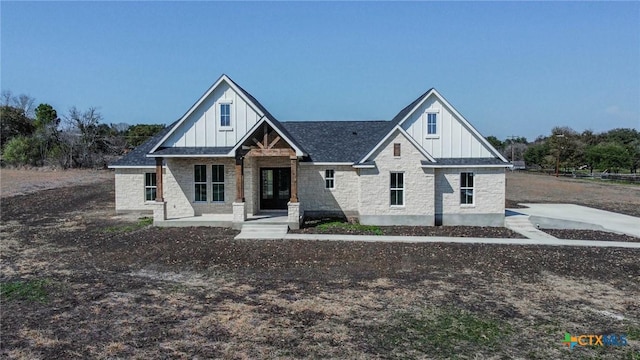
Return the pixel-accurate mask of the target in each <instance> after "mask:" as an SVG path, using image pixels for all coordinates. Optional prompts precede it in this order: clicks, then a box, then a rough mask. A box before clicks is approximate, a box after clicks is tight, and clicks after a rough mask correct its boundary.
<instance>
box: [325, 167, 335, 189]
mask: <svg viewBox="0 0 640 360" xmlns="http://www.w3.org/2000/svg"><path fill="white" fill-rule="evenodd" d="M335 175H336V174H335V171H333V170H325V171H324V187H325V188H327V189H335V187H336V178H335Z"/></svg>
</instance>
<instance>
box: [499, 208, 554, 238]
mask: <svg viewBox="0 0 640 360" xmlns="http://www.w3.org/2000/svg"><path fill="white" fill-rule="evenodd" d="M504 226H505V227H506V228H507V229H509V230H511V231H515V232H517V233H518V234H520V235H523V236H525V237H526V238H527V239H557V238H556V237H555V236H553V235H549V234H547V233H546V232H544V231H540V230H538V229H537V228H536V227H535V226H533V224H532V223H531V221H530V220H529V215H523V214H519V213H513V212H512V211H509V210H507V216H506V217H505V219H504Z"/></svg>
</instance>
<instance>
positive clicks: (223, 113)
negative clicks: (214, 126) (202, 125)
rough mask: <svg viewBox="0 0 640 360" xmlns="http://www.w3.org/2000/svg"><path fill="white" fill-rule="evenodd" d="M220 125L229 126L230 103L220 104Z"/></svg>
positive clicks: (222, 126)
mask: <svg viewBox="0 0 640 360" xmlns="http://www.w3.org/2000/svg"><path fill="white" fill-rule="evenodd" d="M220 127H221V128H230V127H231V103H221V104H220Z"/></svg>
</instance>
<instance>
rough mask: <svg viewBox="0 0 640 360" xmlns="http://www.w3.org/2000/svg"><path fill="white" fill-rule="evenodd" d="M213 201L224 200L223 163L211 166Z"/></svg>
mask: <svg viewBox="0 0 640 360" xmlns="http://www.w3.org/2000/svg"><path fill="white" fill-rule="evenodd" d="M211 184H212V192H213V202H224V165H212V166H211Z"/></svg>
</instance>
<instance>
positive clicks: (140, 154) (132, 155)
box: [109, 121, 177, 168]
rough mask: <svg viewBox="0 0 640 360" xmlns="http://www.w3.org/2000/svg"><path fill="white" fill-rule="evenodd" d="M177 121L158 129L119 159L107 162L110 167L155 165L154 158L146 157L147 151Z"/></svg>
mask: <svg viewBox="0 0 640 360" xmlns="http://www.w3.org/2000/svg"><path fill="white" fill-rule="evenodd" d="M176 123H177V121H175V122H173V123H172V124H171V125H169V126H166V127H165V128H164V129H162V130H160V131H159V132H158V133H157V134H155V135H153V136H152V137H151V138H149V139H148V140H147V141H145V142H144V143H142V144H140V145H138V146H136V147H135V148H134V149H133V150H131V151H129V152H128V153H127V154H126V155H124V156H123V157H121V158H120V159H118V160H116V161H114V162H113V163H111V164H109V167H110V168H126V167H152V166H156V160H155V159H154V158H149V157H147V156H146V155H147V153H148V152H149V151H151V148H153V146H154V145H155V144H156V143H157V142H158V141H160V139H162V137H163V136H165V135H166V134H167V133H168V132H169V130H171V128H172V127H173V126H174V125H175V124H176Z"/></svg>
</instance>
